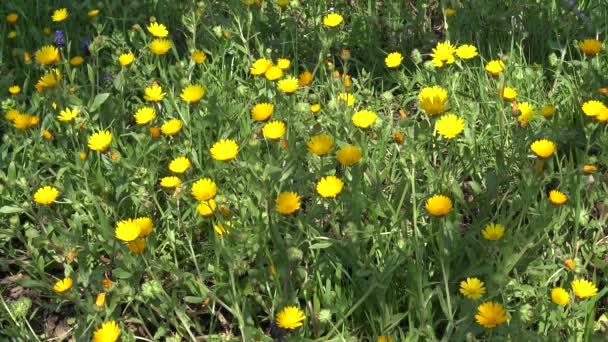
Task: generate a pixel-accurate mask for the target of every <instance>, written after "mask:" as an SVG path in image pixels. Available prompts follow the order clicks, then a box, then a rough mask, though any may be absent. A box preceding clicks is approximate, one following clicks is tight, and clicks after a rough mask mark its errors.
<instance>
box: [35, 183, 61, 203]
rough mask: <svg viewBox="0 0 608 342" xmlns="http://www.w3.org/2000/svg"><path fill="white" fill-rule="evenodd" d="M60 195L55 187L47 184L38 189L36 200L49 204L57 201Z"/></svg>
mask: <svg viewBox="0 0 608 342" xmlns="http://www.w3.org/2000/svg"><path fill="white" fill-rule="evenodd" d="M58 195H59V191H58V190H57V189H56V188H55V187H52V186H48V185H47V186H44V187H42V188H40V189H38V190H36V193H35V194H34V202H36V203H39V204H42V205H49V204H51V203H53V202H55V199H57V196H58Z"/></svg>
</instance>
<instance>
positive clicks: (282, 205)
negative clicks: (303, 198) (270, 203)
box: [276, 192, 300, 215]
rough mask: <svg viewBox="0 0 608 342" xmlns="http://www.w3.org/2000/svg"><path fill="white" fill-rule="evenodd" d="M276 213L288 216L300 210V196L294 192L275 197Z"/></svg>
mask: <svg viewBox="0 0 608 342" xmlns="http://www.w3.org/2000/svg"><path fill="white" fill-rule="evenodd" d="M276 202H277V205H276V206H277V211H278V212H279V213H281V214H283V215H289V214H291V213H294V212H296V211H298V210H299V209H300V196H299V195H298V194H297V193H295V192H282V193H280V194H279V196H278V197H277V200H276Z"/></svg>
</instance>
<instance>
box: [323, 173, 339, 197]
mask: <svg viewBox="0 0 608 342" xmlns="http://www.w3.org/2000/svg"><path fill="white" fill-rule="evenodd" d="M343 187H344V182H342V180H341V179H340V178H338V177H336V176H326V177H323V178H321V179H320V180H319V182H317V192H318V193H319V195H321V196H323V197H325V198H335V197H336V196H338V194H340V192H342V188H343Z"/></svg>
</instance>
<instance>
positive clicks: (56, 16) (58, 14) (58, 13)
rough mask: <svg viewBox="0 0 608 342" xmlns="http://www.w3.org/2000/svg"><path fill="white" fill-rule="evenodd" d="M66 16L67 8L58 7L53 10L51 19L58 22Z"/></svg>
mask: <svg viewBox="0 0 608 342" xmlns="http://www.w3.org/2000/svg"><path fill="white" fill-rule="evenodd" d="M67 18H68V9H67V8H60V9H57V10H55V11H54V12H53V16H52V19H53V21H54V22H57V23H58V22H61V21H64V20H66V19H67Z"/></svg>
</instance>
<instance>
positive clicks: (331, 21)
mask: <svg viewBox="0 0 608 342" xmlns="http://www.w3.org/2000/svg"><path fill="white" fill-rule="evenodd" d="M342 21H344V18H343V17H342V16H341V15H339V14H338V13H329V14H328V15H326V16H325V17H323V25H325V26H327V27H336V26H338V25H340V24H341V23H342Z"/></svg>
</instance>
